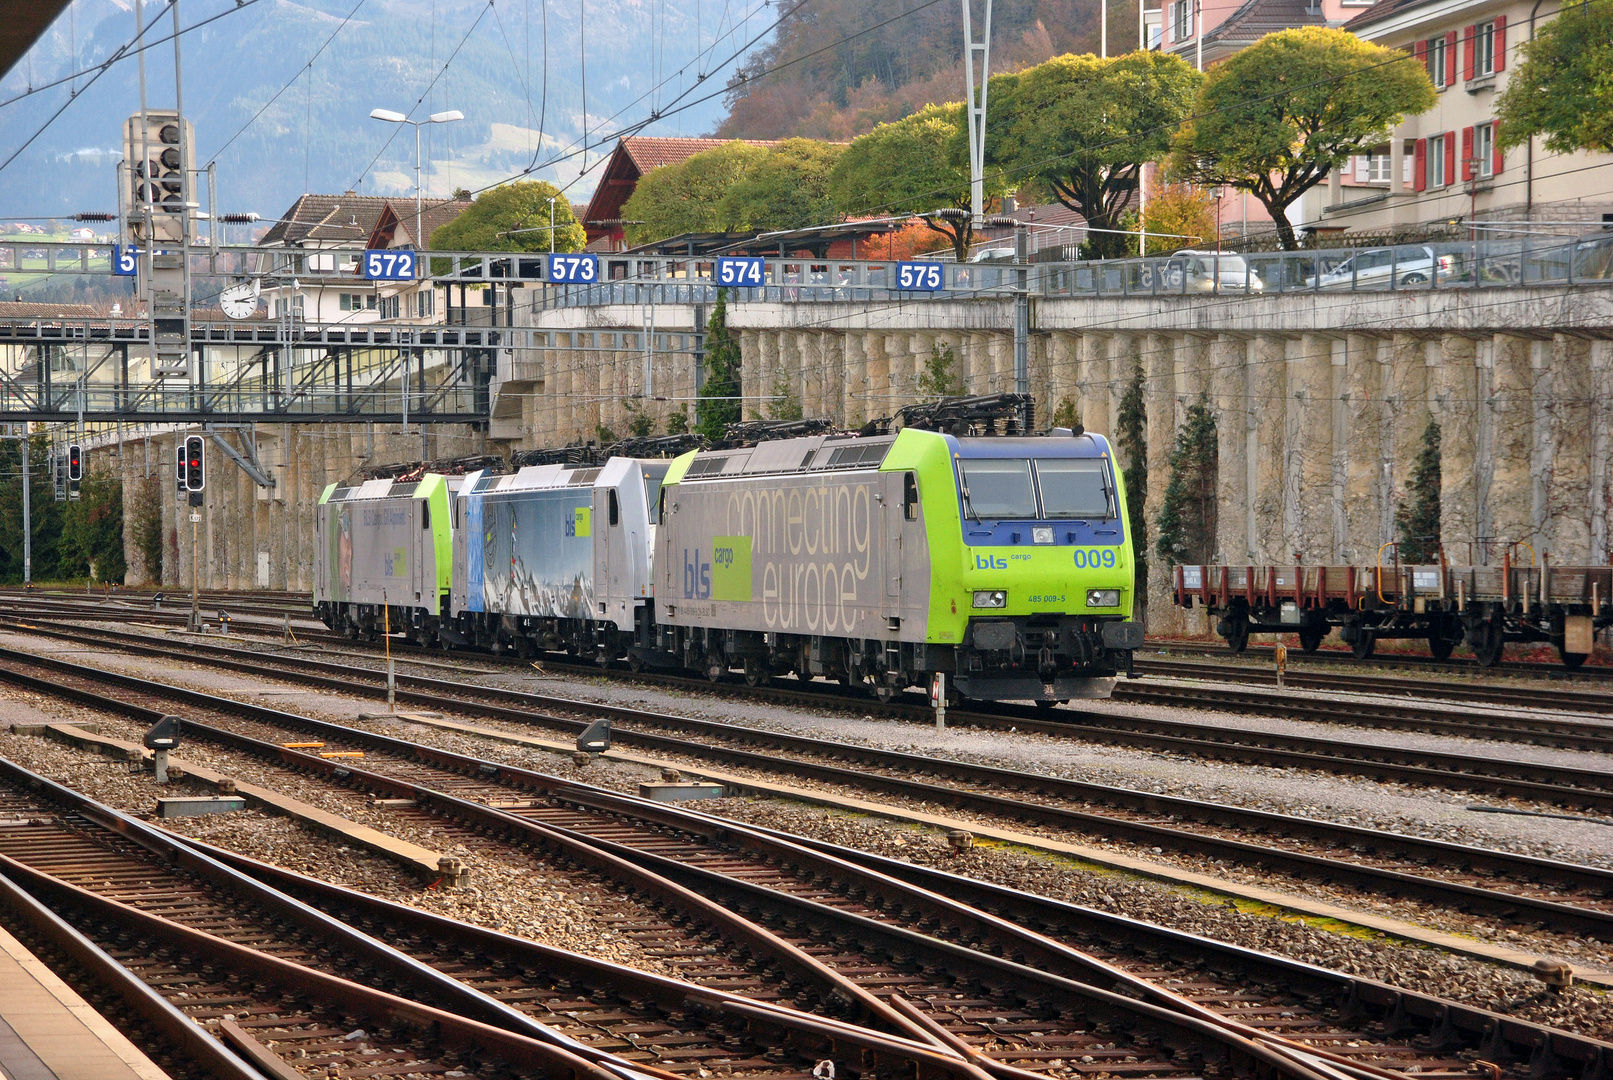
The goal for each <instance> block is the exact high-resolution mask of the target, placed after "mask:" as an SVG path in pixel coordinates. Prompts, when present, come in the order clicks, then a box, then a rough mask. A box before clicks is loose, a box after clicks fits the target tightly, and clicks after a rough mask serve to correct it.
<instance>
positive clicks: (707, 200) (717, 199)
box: [622, 141, 767, 244]
mask: <svg viewBox="0 0 1613 1080" xmlns="http://www.w3.org/2000/svg"><path fill="white" fill-rule="evenodd" d="M766 157H767V148H766V147H763V146H752V145H751V144H750V143H743V142H738V141H735V142H727V143H723V144H722V145H721V146H714V147H712V148H711V149H710V150H702V151H701V152H700V153H698V154H696V155H694V156H693V157H691V158H689V159H687V160H685V161H680V162H678V163H677V164H676V165H662V166H661V167H660V168H658V169H651V170H650V171H649V172H647V173H645V174H644V176H642V177H640V179H639V182H638V184H637V186H635V187H634V188H633V194H632V196H631V197H630V198H629V199H628V200H627V202H625V203H623V204H622V217H623V218H625V219H627V220H629V221H642V222H643V223H644V224H642V225H629V226H627V229H626V232H627V239H628V242H629V243H633V244H642V243H646V242H648V241H650V240H663V239H665V238H666V237H669V236H680V235H682V234H683V233H700V232H728V231H730V230H733V229H736V228H738V227H739V222H738V221H737V220H735V219H734V218H733V217H732V216H731V214H730V209H729V207H728V193H729V192H730V191H732V190H733V187H734V185H735V184H737V183H739V181H740V180H742V179H744V177H745V175H746V174H747V173H748V172H750V170H751V169H753V168H755V167H756V166H757V165H758V164H760V163H761V161H762V160H763V159H764V158H766Z"/></svg>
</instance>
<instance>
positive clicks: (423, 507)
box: [420, 502, 431, 529]
mask: <svg viewBox="0 0 1613 1080" xmlns="http://www.w3.org/2000/svg"><path fill="white" fill-rule="evenodd" d="M420 527H421V528H422V529H429V528H431V504H430V503H428V502H422V503H421V504H420Z"/></svg>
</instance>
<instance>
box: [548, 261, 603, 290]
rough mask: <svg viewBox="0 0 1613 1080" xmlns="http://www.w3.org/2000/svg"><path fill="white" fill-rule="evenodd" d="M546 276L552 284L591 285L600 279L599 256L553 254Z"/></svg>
mask: <svg viewBox="0 0 1613 1080" xmlns="http://www.w3.org/2000/svg"><path fill="white" fill-rule="evenodd" d="M544 277H545V278H547V279H548V281H549V284H551V285H576V284H581V285H591V284H593V283H594V282H596V281H598V280H599V256H597V255H560V254H551V255H550V256H549V272H548V273H547V274H545V275H544Z"/></svg>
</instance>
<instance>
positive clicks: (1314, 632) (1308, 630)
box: [1299, 623, 1328, 653]
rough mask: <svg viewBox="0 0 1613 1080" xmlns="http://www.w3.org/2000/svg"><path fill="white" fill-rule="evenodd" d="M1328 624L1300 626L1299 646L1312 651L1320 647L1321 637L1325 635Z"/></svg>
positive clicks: (1309, 651) (1306, 650)
mask: <svg viewBox="0 0 1613 1080" xmlns="http://www.w3.org/2000/svg"><path fill="white" fill-rule="evenodd" d="M1327 632H1328V626H1327V624H1326V623H1323V624H1322V625H1321V626H1302V627H1300V628H1299V647H1300V648H1301V649H1303V650H1304V651H1305V652H1308V653H1313V652H1315V651H1316V650H1317V649H1319V648H1321V647H1322V639H1323V638H1325V637H1327Z"/></svg>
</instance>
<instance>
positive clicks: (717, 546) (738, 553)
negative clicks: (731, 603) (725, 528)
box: [683, 536, 751, 601]
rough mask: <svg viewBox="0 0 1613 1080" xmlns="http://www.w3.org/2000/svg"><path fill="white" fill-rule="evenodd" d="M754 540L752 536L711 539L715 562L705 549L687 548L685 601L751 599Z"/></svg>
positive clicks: (684, 569)
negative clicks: (705, 558) (705, 554)
mask: <svg viewBox="0 0 1613 1080" xmlns="http://www.w3.org/2000/svg"><path fill="white" fill-rule="evenodd" d="M750 549H751V539H750V537H748V536H714V537H712V538H711V561H710V562H704V561H702V558H701V554H702V553H701V550H700V549H699V548H695V549H694V553H693V554H692V555H691V554H690V552H689V549H688V548H684V549H683V598H684V599H685V600H738V601H745V600H749V599H750V598H751V557H750V556H751V550H750Z"/></svg>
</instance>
